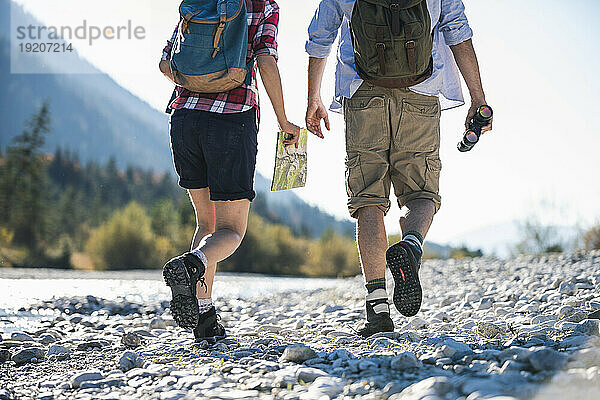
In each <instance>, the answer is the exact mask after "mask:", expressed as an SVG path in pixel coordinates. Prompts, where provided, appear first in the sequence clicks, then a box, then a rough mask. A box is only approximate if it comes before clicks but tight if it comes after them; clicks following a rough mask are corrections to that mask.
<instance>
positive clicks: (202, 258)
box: [192, 249, 208, 267]
mask: <svg viewBox="0 0 600 400" xmlns="http://www.w3.org/2000/svg"><path fill="white" fill-rule="evenodd" d="M192 254H193V255H195V256H196V257H198V258H199V259H200V261H202V264H204V267H207V266H208V259H207V258H206V256H205V255H204V253H203V252H202V250H200V249H196V250H194V251H192Z"/></svg>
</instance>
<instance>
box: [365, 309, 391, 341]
mask: <svg viewBox="0 0 600 400" xmlns="http://www.w3.org/2000/svg"><path fill="white" fill-rule="evenodd" d="M380 332H394V322H393V321H392V319H391V318H390V314H388V313H381V314H377V316H376V317H374V318H373V319H371V320H367V322H365V323H364V324H363V325H362V326H361V327H360V328H359V329H358V330H357V331H356V333H357V334H359V335H360V336H362V337H363V338H365V339H366V338H368V337H369V336H373V335H374V334H376V333H380Z"/></svg>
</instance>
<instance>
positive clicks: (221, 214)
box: [196, 200, 250, 299]
mask: <svg viewBox="0 0 600 400" xmlns="http://www.w3.org/2000/svg"><path fill="white" fill-rule="evenodd" d="M213 204H214V211H215V226H214V228H215V229H214V232H213V233H210V234H208V235H206V236H204V237H203V238H202V239H201V240H200V243H199V245H198V246H197V247H196V248H197V249H199V250H200V251H202V253H204V255H205V256H206V259H207V260H208V267H207V269H206V273H205V275H204V276H205V279H206V284H207V286H208V291H207V293H205V292H204V289H203V288H202V287H201V286H200V283H199V286H198V290H197V293H198V298H200V299H202V298H205V299H206V298H209V297H210V296H211V290H212V282H213V279H214V276H215V270H216V265H217V263H218V262H219V261H223V260H224V259H226V258H227V257H229V256H230V255H232V254H233V252H234V251H235V250H237V248H238V247H239V245H240V243H241V242H242V239H243V238H244V235H245V234H246V227H247V225H248V211H249V210H250V201H249V200H236V201H217V202H213ZM209 282H210V283H209Z"/></svg>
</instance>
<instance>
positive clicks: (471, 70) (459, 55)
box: [450, 39, 492, 133]
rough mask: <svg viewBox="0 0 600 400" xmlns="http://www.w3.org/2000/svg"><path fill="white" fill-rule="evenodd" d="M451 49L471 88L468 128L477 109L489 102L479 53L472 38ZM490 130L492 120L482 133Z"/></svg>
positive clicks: (466, 125)
mask: <svg viewBox="0 0 600 400" xmlns="http://www.w3.org/2000/svg"><path fill="white" fill-rule="evenodd" d="M450 49H452V53H453V54H454V59H455V60H456V64H457V65H458V69H459V70H460V73H461V74H462V76H463V78H464V79H465V82H466V83H467V87H468V88H469V93H470V94H471V108H470V109H469V112H468V114H467V119H466V121H465V127H466V128H468V126H469V121H470V120H471V118H473V116H474V115H475V112H476V111H477V109H478V108H479V107H480V106H481V105H483V104H487V103H486V101H485V93H484V92H483V85H482V84H481V75H480V73H479V63H478V62H477V55H476V54H475V49H474V48H473V42H472V40H471V39H469V40H466V41H464V42H462V43H459V44H457V45H454V46H450ZM490 130H492V121H490V123H489V125H487V126H485V127H483V128H482V129H481V133H485V132H487V131H490Z"/></svg>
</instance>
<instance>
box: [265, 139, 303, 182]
mask: <svg viewBox="0 0 600 400" xmlns="http://www.w3.org/2000/svg"><path fill="white" fill-rule="evenodd" d="M287 136H288V134H287V133H285V132H279V133H278V134H277V150H276V154H275V171H274V172H273V183H272V184H271V191H277V190H286V189H294V188H299V187H304V186H305V185H306V165H307V157H306V142H307V133H306V129H301V130H300V138H299V139H298V148H296V147H295V146H294V145H292V146H285V145H284V144H283V141H284V140H285V138H286V137H287Z"/></svg>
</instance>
